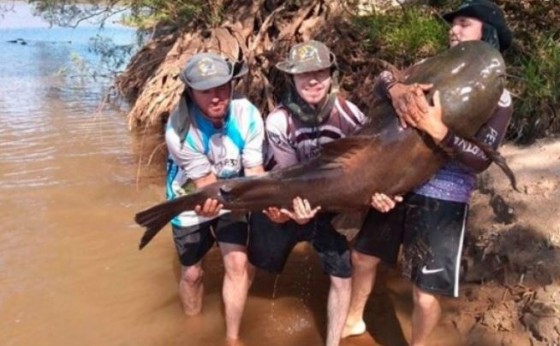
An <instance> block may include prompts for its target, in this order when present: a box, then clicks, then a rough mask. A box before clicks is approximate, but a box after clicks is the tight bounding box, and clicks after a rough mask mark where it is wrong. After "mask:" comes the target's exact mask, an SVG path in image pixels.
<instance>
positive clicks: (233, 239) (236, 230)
mask: <svg viewBox="0 0 560 346" xmlns="http://www.w3.org/2000/svg"><path fill="white" fill-rule="evenodd" d="M172 228H173V240H174V241H175V247H176V248H177V254H178V255H179V260H180V261H181V264H182V265H183V266H186V267H188V266H192V265H194V264H196V263H197V262H199V261H200V260H201V259H202V258H203V257H204V255H206V253H207V252H208V251H209V250H210V248H212V245H214V242H216V241H217V242H218V243H228V244H238V245H247V233H248V224H247V217H246V215H242V216H237V215H233V214H231V213H230V214H225V215H222V216H220V217H218V218H216V219H213V220H210V221H208V222H204V223H201V224H199V225H195V226H189V227H178V226H175V225H172Z"/></svg>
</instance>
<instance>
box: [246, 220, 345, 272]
mask: <svg viewBox="0 0 560 346" xmlns="http://www.w3.org/2000/svg"><path fill="white" fill-rule="evenodd" d="M333 216H334V215H332V214H320V215H318V216H316V217H315V218H314V219H313V220H311V221H310V222H309V223H308V224H305V225H298V224H297V223H295V222H293V221H288V222H286V223H283V224H279V223H275V222H272V221H271V220H270V219H269V218H268V216H266V215H265V214H263V213H261V212H255V213H252V214H251V217H250V221H249V223H250V228H251V231H250V233H249V245H248V248H247V255H248V257H249V262H251V264H253V265H254V266H255V267H257V268H260V269H263V270H266V271H268V272H272V273H280V272H282V270H283V269H284V266H285V265H286V261H287V260H288V256H289V255H290V253H291V252H292V250H293V248H294V247H295V246H296V244H297V243H298V242H300V241H308V242H310V243H311V245H312V246H313V248H314V249H315V250H316V251H317V254H318V255H319V260H320V263H321V266H322V268H323V271H324V272H325V273H327V274H328V275H331V276H335V277H341V278H349V277H351V276H352V266H351V263H350V250H349V247H348V242H347V240H346V237H344V236H343V235H342V234H340V233H338V232H337V231H336V230H335V229H334V227H333V226H332V225H331V220H332V218H333Z"/></svg>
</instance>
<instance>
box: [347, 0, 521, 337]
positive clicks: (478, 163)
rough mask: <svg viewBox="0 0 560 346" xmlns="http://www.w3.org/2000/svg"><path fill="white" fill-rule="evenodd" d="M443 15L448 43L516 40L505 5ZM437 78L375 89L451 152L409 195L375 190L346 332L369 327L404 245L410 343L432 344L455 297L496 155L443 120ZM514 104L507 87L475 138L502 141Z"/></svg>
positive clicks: (499, 44) (483, 1)
mask: <svg viewBox="0 0 560 346" xmlns="http://www.w3.org/2000/svg"><path fill="white" fill-rule="evenodd" d="M443 18H444V19H445V20H446V21H447V22H448V23H449V24H450V26H451V28H450V30H449V45H450V46H451V47H453V46H455V45H457V44H459V43H460V42H464V41H473V40H482V41H484V42H487V43H488V44H490V45H492V46H493V47H494V48H496V49H499V50H500V51H503V50H505V49H507V48H508V47H509V46H510V44H511V40H512V35H511V32H510V30H509V29H508V27H507V26H506V24H505V19H504V15H503V13H502V11H501V10H500V8H499V7H498V6H496V5H495V4H494V3H492V2H490V1H487V0H468V1H464V2H463V3H462V4H461V5H460V6H459V7H458V8H457V9H456V10H455V11H453V12H451V13H448V14H445V15H444V16H443ZM431 87H432V86H431V85H404V84H401V83H399V82H398V81H396V79H395V78H394V76H393V75H392V74H391V73H390V72H388V71H385V72H383V73H382V74H381V75H380V78H379V79H378V83H377V85H376V88H378V89H376V90H380V91H381V92H382V93H383V94H385V95H386V96H387V97H389V98H390V99H391V100H392V102H393V106H394V108H395V111H396V113H397V115H398V116H399V118H400V121H401V124H402V126H403V127H407V126H412V127H415V128H417V129H419V130H421V131H424V132H426V133H427V134H429V135H430V136H431V137H432V138H433V140H434V142H435V143H437V144H438V145H439V146H440V147H441V149H443V150H444V152H446V153H447V154H449V156H450V160H449V161H448V163H446V164H445V165H444V166H443V167H442V168H441V169H440V170H439V171H438V172H437V173H436V174H435V175H434V176H433V177H432V178H431V179H430V180H429V181H427V182H426V183H424V184H422V185H421V186H419V187H417V188H416V189H415V190H414V191H413V192H411V193H409V194H407V195H406V196H404V198H403V197H400V196H397V197H393V198H391V197H390V196H386V195H384V194H374V196H372V203H371V205H372V207H373V209H370V212H369V213H368V216H367V217H366V220H365V222H364V225H363V226H362V229H361V230H360V232H359V233H358V235H357V237H356V241H355V243H354V248H353V251H352V265H353V268H354V273H353V276H352V301H351V304H350V310H349V314H348V319H347V322H346V329H345V332H344V335H345V336H351V335H359V334H362V333H364V332H365V331H366V325H365V322H364V319H363V313H364V308H365V305H366V302H367V299H368V297H369V294H370V293H371V290H372V288H373V284H374V282H375V274H376V270H377V265H378V264H379V262H380V261H383V262H385V263H388V264H395V263H396V262H397V256H398V252H399V248H400V246H401V245H402V247H403V251H402V254H403V260H402V271H403V275H405V276H406V277H407V278H408V279H409V280H410V281H411V282H412V284H413V286H412V287H413V289H412V293H413V303H414V308H413V312H412V336H411V340H410V344H411V345H415V346H420V345H426V344H427V341H428V337H429V335H430V334H431V332H432V331H433V329H434V328H435V327H436V325H437V323H438V321H439V317H440V314H441V310H440V305H439V302H438V299H437V295H445V296H452V297H457V296H458V294H459V265H460V259H461V250H462V245H463V238H464V231H465V225H466V218H467V212H468V203H469V200H470V196H471V193H472V191H473V190H474V188H475V183H476V174H477V173H479V172H482V171H483V170H485V169H486V168H487V167H488V166H489V165H490V163H491V160H490V159H489V158H488V157H486V155H484V153H483V151H482V150H481V149H480V147H478V146H477V145H476V144H475V143H473V142H470V141H468V140H466V139H464V138H460V137H459V136H457V135H456V134H454V133H453V132H452V131H451V130H450V129H448V128H447V126H446V125H445V124H444V123H443V122H442V116H441V112H442V110H441V104H440V102H439V92H438V91H436V92H435V93H434V104H433V106H431V105H429V104H428V102H427V101H426V98H425V97H424V91H427V90H429V89H430V88H431ZM512 112H513V108H512V105H511V97H510V94H509V92H508V91H507V90H504V92H503V94H502V96H501V99H500V101H499V103H498V105H497V107H496V111H495V112H494V114H493V116H492V117H491V118H490V120H489V121H488V122H487V123H486V124H485V125H483V126H482V127H481V128H480V129H479V131H478V132H477V134H476V138H477V140H479V141H480V142H482V143H485V144H486V145H489V146H490V147H492V148H494V149H496V148H497V147H498V146H499V144H500V142H501V141H502V139H503V137H504V135H505V132H506V129H507V125H508V124H509V121H510V119H511V115H512ZM398 202H402V203H398Z"/></svg>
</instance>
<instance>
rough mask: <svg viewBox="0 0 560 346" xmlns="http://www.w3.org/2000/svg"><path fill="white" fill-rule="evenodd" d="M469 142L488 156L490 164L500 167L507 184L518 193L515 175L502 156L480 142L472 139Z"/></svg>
mask: <svg viewBox="0 0 560 346" xmlns="http://www.w3.org/2000/svg"><path fill="white" fill-rule="evenodd" d="M470 141H472V142H474V143H475V144H476V145H478V146H479V147H480V149H482V151H483V152H484V154H486V156H488V157H489V158H490V159H491V160H492V162H494V163H495V164H496V165H498V167H500V169H501V170H502V171H503V172H504V173H505V175H506V176H507V177H508V179H509V182H510V184H511V186H512V187H513V189H514V190H515V191H517V192H519V189H518V188H517V179H516V178H515V174H514V173H513V171H512V170H511V168H509V165H508V164H507V162H506V159H505V158H504V157H503V156H502V154H500V152H498V151H497V150H495V149H494V148H492V147H491V146H489V145H488V144H485V143H482V142H481V141H478V140H476V139H474V138H473V139H470Z"/></svg>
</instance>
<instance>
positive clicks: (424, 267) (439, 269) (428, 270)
mask: <svg viewBox="0 0 560 346" xmlns="http://www.w3.org/2000/svg"><path fill="white" fill-rule="evenodd" d="M442 271H444V269H443V268H438V269H428V268H427V267H426V266H423V267H422V274H435V273H439V272H442Z"/></svg>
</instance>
